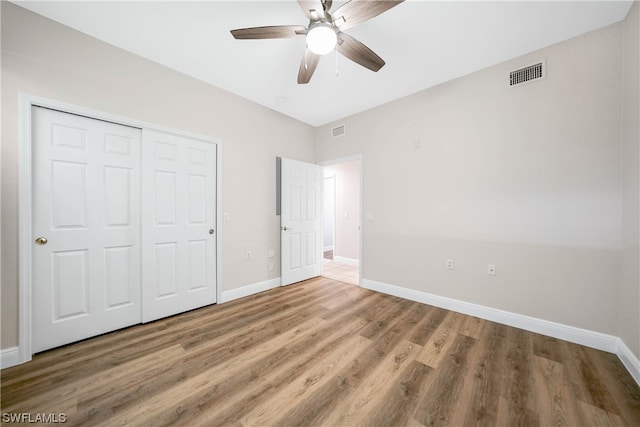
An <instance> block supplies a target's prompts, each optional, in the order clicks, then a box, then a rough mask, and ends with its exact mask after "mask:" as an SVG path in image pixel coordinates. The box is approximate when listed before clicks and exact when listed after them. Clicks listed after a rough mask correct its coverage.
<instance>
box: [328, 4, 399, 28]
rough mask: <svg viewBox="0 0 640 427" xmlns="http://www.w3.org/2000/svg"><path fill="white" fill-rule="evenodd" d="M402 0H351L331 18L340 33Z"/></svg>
mask: <svg viewBox="0 0 640 427" xmlns="http://www.w3.org/2000/svg"><path fill="white" fill-rule="evenodd" d="M403 1H404V0H351V1H348V2H347V3H345V4H343V5H342V6H340V7H339V8H337V9H336V10H335V11H334V12H333V13H332V14H331V16H332V17H333V23H334V24H335V25H336V27H338V29H339V30H340V31H344V30H346V29H347V28H351V27H353V26H355V25H358V24H361V23H363V22H364V21H367V20H369V19H371V18H374V17H376V16H378V15H380V14H381V13H383V12H386V11H387V10H389V9H391V8H392V7H394V6H397V5H399V4H400V3H402V2H403Z"/></svg>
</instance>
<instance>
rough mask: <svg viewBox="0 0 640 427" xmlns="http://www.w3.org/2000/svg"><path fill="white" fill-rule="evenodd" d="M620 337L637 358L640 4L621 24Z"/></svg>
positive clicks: (639, 335) (639, 316)
mask: <svg viewBox="0 0 640 427" xmlns="http://www.w3.org/2000/svg"><path fill="white" fill-rule="evenodd" d="M622 65H623V67H622V76H623V80H622V256H621V280H620V337H621V338H622V340H623V341H624V342H625V343H626V344H627V346H628V347H629V349H631V351H632V352H633V353H634V354H635V355H636V357H638V358H640V252H638V243H639V241H640V231H639V227H640V224H639V221H640V173H639V171H640V157H639V156H640V149H639V148H640V106H639V104H640V90H639V89H638V86H639V85H640V72H639V68H640V3H639V2H637V1H636V2H635V3H634V5H633V7H632V9H631V10H630V11H629V14H628V15H627V17H626V19H625V20H624V22H623V58H622Z"/></svg>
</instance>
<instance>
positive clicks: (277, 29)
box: [231, 25, 307, 40]
mask: <svg viewBox="0 0 640 427" xmlns="http://www.w3.org/2000/svg"><path fill="white" fill-rule="evenodd" d="M306 31H307V29H306V28H305V27H303V26H302V25H275V26H271V27H253V28H239V29H237V30H231V35H232V36H233V37H235V38H236V39H240V40H244V39H285V38H289V37H295V36H297V35H300V34H305V33H306Z"/></svg>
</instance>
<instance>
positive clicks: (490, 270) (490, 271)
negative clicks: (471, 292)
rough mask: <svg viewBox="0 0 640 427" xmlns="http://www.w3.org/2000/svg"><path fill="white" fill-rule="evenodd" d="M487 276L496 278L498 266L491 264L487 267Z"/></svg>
mask: <svg viewBox="0 0 640 427" xmlns="http://www.w3.org/2000/svg"><path fill="white" fill-rule="evenodd" d="M487 274H488V275H489V276H495V275H496V265H495V264H489V265H488V266H487Z"/></svg>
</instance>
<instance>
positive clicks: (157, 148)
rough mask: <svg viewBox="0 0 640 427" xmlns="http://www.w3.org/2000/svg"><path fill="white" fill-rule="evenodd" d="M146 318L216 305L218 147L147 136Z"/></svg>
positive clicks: (144, 216) (144, 222) (144, 190)
mask: <svg viewBox="0 0 640 427" xmlns="http://www.w3.org/2000/svg"><path fill="white" fill-rule="evenodd" d="M142 139H143V141H142V155H143V158H144V162H143V167H142V277H143V285H142V298H143V312H142V319H143V321H144V322H148V321H151V320H154V319H158V318H160V317H165V316H169V315H172V314H176V313H181V312H184V311H187V310H191V309H194V308H198V307H202V306H205V305H209V304H213V303H215V302H216V274H215V272H216V253H215V250H216V244H215V243H216V234H215V230H214V227H215V224H216V205H215V203H216V185H215V183H216V146H215V145H214V144H211V143H207V142H203V141H199V140H195V139H189V138H185V137H179V136H175V135H170V134H164V133H160V132H155V131H147V130H145V131H143V138H142Z"/></svg>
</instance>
